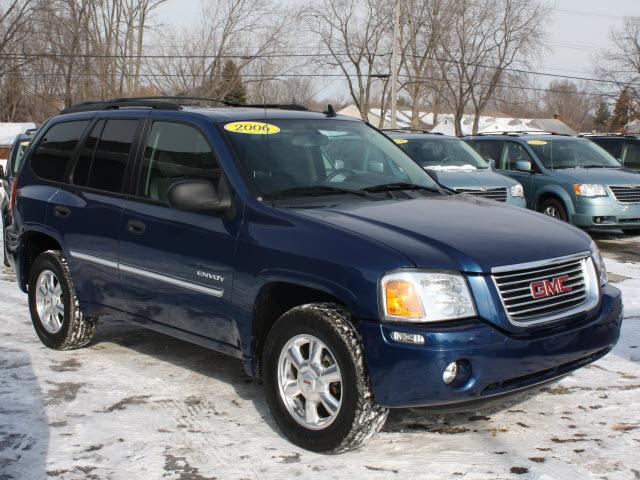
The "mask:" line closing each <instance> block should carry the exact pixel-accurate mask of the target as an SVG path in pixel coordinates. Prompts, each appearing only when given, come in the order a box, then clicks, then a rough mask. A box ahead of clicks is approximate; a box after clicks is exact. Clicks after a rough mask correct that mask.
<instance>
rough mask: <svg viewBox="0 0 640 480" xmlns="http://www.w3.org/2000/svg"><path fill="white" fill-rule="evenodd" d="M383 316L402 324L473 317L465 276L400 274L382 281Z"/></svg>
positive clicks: (435, 273) (397, 273) (472, 307)
mask: <svg viewBox="0 0 640 480" xmlns="http://www.w3.org/2000/svg"><path fill="white" fill-rule="evenodd" d="M380 286H381V288H380V294H381V297H382V310H383V312H382V313H383V316H384V318H385V319H386V320H391V321H398V322H439V321H442V320H455V319H459V318H467V317H473V316H475V314H476V309H475V306H474V304H473V300H472V299H471V293H470V292H469V288H468V287H467V282H466V280H465V279H464V277H463V276H462V275H460V274H458V273H445V272H412V271H404V272H396V273H392V274H389V275H386V276H385V277H383V278H382V280H381V285H380Z"/></svg>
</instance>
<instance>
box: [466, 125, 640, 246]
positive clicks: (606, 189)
mask: <svg viewBox="0 0 640 480" xmlns="http://www.w3.org/2000/svg"><path fill="white" fill-rule="evenodd" d="M465 141H466V142H467V143H469V145H471V146H472V147H474V148H475V149H476V150H477V151H478V153H480V155H482V156H483V157H484V158H485V159H487V160H489V159H491V160H494V161H495V162H496V168H497V169H498V170H500V171H502V172H504V173H505V174H506V175H509V176H510V177H512V178H514V179H515V180H517V181H518V182H520V183H521V184H522V187H523V188H524V192H525V196H526V199H527V207H528V208H530V209H532V210H536V211H538V212H542V213H544V214H545V215H549V216H551V217H555V218H558V219H560V220H563V221H566V222H570V223H572V224H574V225H576V226H579V227H582V228H588V229H594V228H600V227H606V228H621V229H622V230H623V231H624V232H625V233H628V234H631V235H637V234H640V173H638V172H636V171H634V170H630V169H628V168H623V167H622V165H620V163H619V162H618V161H617V160H616V159H614V158H613V157H612V156H611V155H609V154H608V153H607V152H606V151H605V150H603V149H602V148H600V147H599V146H598V145H596V144H595V143H593V142H591V141H589V140H586V139H584V138H577V137H569V136H561V135H530V134H503V135H500V134H498V135H478V136H474V137H467V138H465Z"/></svg>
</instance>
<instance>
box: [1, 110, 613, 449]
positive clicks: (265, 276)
mask: <svg viewBox="0 0 640 480" xmlns="http://www.w3.org/2000/svg"><path fill="white" fill-rule="evenodd" d="M185 101H186V100H181V102H183V103H184V102H185ZM293 108H294V107H290V108H289V109H275V108H269V106H260V107H255V108H254V107H235V106H234V107H232V106H225V107H219V108H212V107H197V106H193V105H192V106H183V105H180V104H179V103H176V102H175V101H172V102H170V101H167V100H164V101H163V100H157V99H156V100H150V99H146V100H144V99H129V100H123V99H120V100H117V101H110V102H98V103H92V104H81V105H78V106H76V107H72V108H70V109H68V110H66V111H64V112H63V113H62V114H61V115H59V116H57V117H55V118H53V119H51V120H50V121H48V122H47V124H46V125H44V126H43V127H42V128H41V130H40V131H39V132H38V134H37V135H36V137H35V139H34V141H33V144H32V147H31V148H30V149H29V150H28V152H27V154H26V157H25V161H24V162H23V166H22V168H21V170H20V172H19V174H18V176H17V178H16V180H15V182H16V183H15V187H14V188H13V189H12V195H11V201H10V211H9V216H10V223H9V225H8V226H7V227H6V238H7V253H8V256H9V260H10V262H11V264H12V265H13V266H14V268H15V270H16V274H17V279H18V283H19V286H20V288H21V289H22V290H23V291H24V292H25V293H27V294H28V299H29V308H30V312H31V317H32V321H33V326H34V328H35V331H36V333H37V335H38V337H39V338H40V340H41V341H42V342H43V343H44V344H45V345H46V346H48V347H50V348H53V349H58V350H68V349H72V348H78V347H83V346H86V345H88V344H89V343H90V342H91V340H92V339H93V338H94V335H95V334H96V321H97V319H98V317H100V316H103V315H110V316H111V317H113V318H120V319H127V320H130V321H133V322H137V323H138V324H140V325H143V326H145V327H147V328H151V329H153V330H156V331H159V332H164V333H167V334H169V335H173V336H175V337H178V338H180V339H183V340H186V341H189V342H193V343H195V344H198V345H202V346H205V347H208V348H212V349H215V350H217V351H220V352H224V353H227V354H229V355H232V356H234V357H237V358H238V359H241V360H242V361H243V362H244V365H245V368H246V371H247V372H248V374H249V375H252V376H254V377H257V378H261V379H262V380H263V383H264V390H265V395H266V399H267V403H268V405H269V407H270V409H271V412H272V413H273V416H274V418H275V420H276V422H277V424H278V426H279V427H280V428H281V429H282V431H283V432H284V434H285V435H286V436H287V437H288V438H289V439H291V441H292V442H294V443H295V444H297V445H299V446H301V447H304V448H307V449H310V450H314V451H318V452H327V453H338V452H342V451H346V450H349V449H353V448H356V447H358V446H360V445H362V444H363V443H365V442H366V441H367V440H368V439H369V438H370V437H371V436H372V435H373V434H374V433H376V432H377V431H378V430H379V429H380V428H381V426H382V425H383V423H384V421H385V418H386V416H387V411H388V409H389V408H392V407H408V406H433V407H441V406H451V405H454V406H456V408H463V407H465V408H472V407H471V406H472V405H475V404H476V403H477V402H484V401H487V400H489V399H493V398H496V397H498V396H501V395H504V394H509V393H512V392H515V391H519V390H522V389H525V388H528V387H532V386H535V385H539V384H541V383H544V382H547V381H550V380H553V379H556V378H558V377H561V376H563V375H566V374H568V373H570V372H572V371H573V370H575V369H577V368H579V367H582V366H584V365H586V364H588V363H590V362H593V361H595V360H597V359H598V358H600V357H602V356H603V355H605V354H606V353H607V352H609V351H610V350H611V349H612V348H613V346H614V345H615V343H616V342H617V340H618V337H619V333H620V326H621V322H622V299H621V295H620V291H619V290H617V289H616V288H615V287H613V286H611V285H610V284H609V283H608V282H607V273H606V270H605V267H604V265H603V262H602V259H601V257H600V254H599V253H598V250H597V248H596V247H595V245H594V244H593V243H592V241H591V240H590V238H589V237H588V236H587V235H586V234H585V233H583V232H582V231H580V230H578V229H576V228H574V227H572V226H571V225H568V224H566V223H562V222H558V221H557V220H554V219H552V218H548V217H545V216H543V215H540V214H538V213H534V212H530V211H527V210H524V209H520V208H514V207H510V206H507V205H504V204H501V203H498V202H494V201H491V200H485V199H482V198H478V197H474V196H470V195H466V194H453V193H451V192H450V191H448V190H445V189H443V188H441V187H440V185H438V183H436V182H435V181H434V180H433V179H432V178H431V177H430V176H429V175H428V174H427V173H426V172H425V171H424V170H423V169H422V168H421V167H420V166H419V165H418V164H417V163H415V162H414V161H413V160H412V159H411V158H410V157H408V156H407V155H406V154H405V153H404V152H403V151H402V150H401V149H400V148H398V146H397V145H396V144H394V143H393V141H392V140H390V139H388V138H387V137H385V136H384V135H383V134H381V133H380V132H378V131H377V130H375V129H374V128H372V127H371V126H369V125H367V124H366V123H364V122H362V121H360V120H356V119H353V118H350V117H341V116H337V115H336V114H335V112H334V111H333V109H332V108H329V109H328V111H327V112H325V113H314V112H307V111H302V110H301V109H293ZM345 138H350V139H356V140H358V142H359V146H358V148H359V152H360V155H359V156H355V157H354V156H353V155H347V152H346V150H342V149H341V147H340V146H341V145H343V146H344V148H345V149H347V148H349V147H348V146H347V144H348V143H349V142H343V141H342V140H344V139H345ZM347 158H348V159H349V160H348V161H345V159H347Z"/></svg>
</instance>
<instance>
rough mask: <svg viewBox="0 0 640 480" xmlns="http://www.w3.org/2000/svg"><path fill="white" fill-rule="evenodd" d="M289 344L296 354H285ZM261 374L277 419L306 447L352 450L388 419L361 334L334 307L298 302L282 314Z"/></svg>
mask: <svg viewBox="0 0 640 480" xmlns="http://www.w3.org/2000/svg"><path fill="white" fill-rule="evenodd" d="M314 345H315V346H317V347H318V348H317V350H316V348H314ZM291 348H293V349H294V350H295V352H294V353H291V354H287V352H291ZM312 351H313V352H316V351H317V352H318V353H317V355H314V354H312ZM292 358H295V361H291V360H290V359H292ZM296 365H297V367H296ZM327 372H331V373H327ZM329 375H332V376H331V377H329ZM263 378H264V389H265V395H266V399H267V403H268V404H269V408H270V409H271V412H272V414H273V416H274V418H275V420H276V423H277V424H278V426H279V427H280V429H281V430H282V432H283V433H284V434H285V435H286V436H287V437H288V438H289V440H290V441H291V442H293V443H294V444H296V445H298V446H299V447H302V448H304V449H306V450H311V451H314V452H320V453H331V454H336V453H342V452H346V451H348V450H353V449H355V448H358V447H360V446H362V445H364V444H365V443H366V442H367V441H368V440H369V439H370V438H371V437H372V436H373V435H375V434H376V433H377V432H378V431H379V430H380V429H381V428H382V426H383V425H384V422H385V420H386V418H387V412H388V410H387V409H386V408H384V407H381V406H379V405H377V404H376V403H375V401H374V399H373V395H372V393H371V388H370V386H369V378H368V376H367V372H366V367H365V360H364V353H363V351H362V346H361V343H360V339H359V335H358V333H357V331H356V330H355V328H354V327H353V325H352V324H351V322H350V321H349V315H348V314H347V312H346V311H345V310H343V309H342V308H341V307H339V306H337V305H333V304H308V305H302V306H299V307H296V308H293V309H291V310H289V311H288V312H287V313H285V314H284V315H283V316H282V317H280V319H279V320H278V321H277V322H276V324H275V325H274V326H273V328H272V329H271V331H270V332H269V335H268V336H267V340H266V343H265V348H264V353H263ZM324 378H328V379H329V380H327V381H326V382H325V381H324V380H323V379H324ZM285 392H286V393H285ZM327 393H330V396H329V397H327ZM325 405H328V406H327V407H325ZM309 409H311V411H312V413H311V414H308V413H307V411H308V410H309Z"/></svg>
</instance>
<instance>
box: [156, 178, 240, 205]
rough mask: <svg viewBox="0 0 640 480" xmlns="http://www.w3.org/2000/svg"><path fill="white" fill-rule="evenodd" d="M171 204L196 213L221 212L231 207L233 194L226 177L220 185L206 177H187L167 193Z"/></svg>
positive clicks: (219, 182)
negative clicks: (205, 178)
mask: <svg viewBox="0 0 640 480" xmlns="http://www.w3.org/2000/svg"><path fill="white" fill-rule="evenodd" d="M167 198H168V201H169V205H170V206H171V207H173V208H176V209H178V210H184V211H187V212H194V213H221V212H225V211H227V210H229V209H230V208H231V194H230V192H229V188H228V186H227V182H226V180H225V179H224V177H220V180H219V181H218V186H217V188H216V186H215V185H214V184H213V182H211V181H209V180H204V179H185V180H179V181H177V182H175V183H174V184H173V185H171V187H170V188H169V192H168V194H167Z"/></svg>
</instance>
